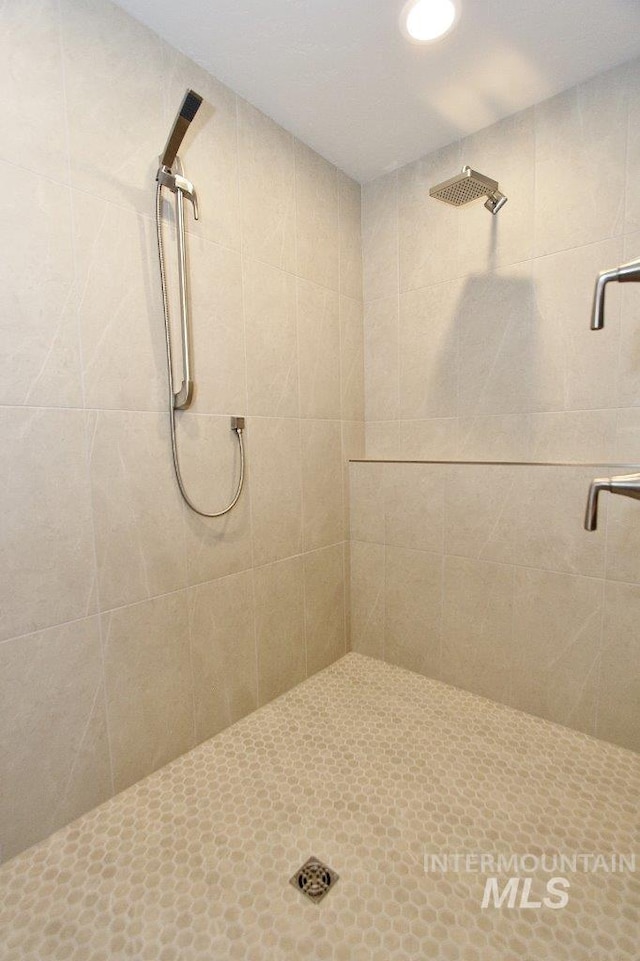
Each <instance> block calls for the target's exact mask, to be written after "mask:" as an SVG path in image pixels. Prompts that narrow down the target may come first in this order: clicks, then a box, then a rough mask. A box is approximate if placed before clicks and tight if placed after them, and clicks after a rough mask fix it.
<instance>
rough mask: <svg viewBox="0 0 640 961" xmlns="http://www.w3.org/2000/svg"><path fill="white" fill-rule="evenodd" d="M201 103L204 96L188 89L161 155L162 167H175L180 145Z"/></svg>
mask: <svg viewBox="0 0 640 961" xmlns="http://www.w3.org/2000/svg"><path fill="white" fill-rule="evenodd" d="M201 103H202V97H201V96H200V94H199V93H196V92H195V90H187V92H186V94H185V95H184V100H183V101H182V104H181V105H180V109H179V111H178V115H177V116H176V119H175V121H174V123H173V127H172V129H171V133H170V134H169V139H168V140H167V143H166V146H165V148H164V150H163V152H162V156H161V157H160V166H161V167H168V168H169V170H171V168H172V167H173V164H174V162H175V159H176V157H177V156H178V150H179V149H180V145H181V144H182V141H183V140H184V136H185V134H186V132H187V130H188V129H189V126H190V125H191V121H192V120H193V118H194V117H195V115H196V114H197V112H198V110H199V109H200V104H201Z"/></svg>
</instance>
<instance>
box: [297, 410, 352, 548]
mask: <svg viewBox="0 0 640 961" xmlns="http://www.w3.org/2000/svg"><path fill="white" fill-rule="evenodd" d="M301 430H302V517H303V523H302V532H303V547H304V550H305V551H313V550H316V549H317V548H319V547H326V546H328V545H329V544H336V543H337V542H338V541H341V540H342V538H343V534H344V516H343V503H342V431H341V427H340V421H330V420H306V421H302V422H301Z"/></svg>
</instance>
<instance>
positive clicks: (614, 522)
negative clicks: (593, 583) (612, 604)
mask: <svg viewBox="0 0 640 961" xmlns="http://www.w3.org/2000/svg"><path fill="white" fill-rule="evenodd" d="M612 473H616V472H615V471H612V470H607V469H602V470H599V471H596V474H598V475H605V476H609V475H610V474H612ZM617 473H624V471H619V472H617ZM599 501H600V503H599V506H598V529H599V530H603V528H605V525H606V535H607V577H608V578H610V579H612V580H616V581H634V582H636V583H638V582H640V553H639V552H640V525H639V523H638V522H639V521H640V512H639V511H638V508H639V507H640V504H638V503H637V502H636V501H635V500H630V499H628V498H626V497H612V496H611V495H610V494H606V493H605V494H601V495H600V498H599ZM634 508H635V510H634ZM603 510H604V511H606V514H603V513H602V511H603Z"/></svg>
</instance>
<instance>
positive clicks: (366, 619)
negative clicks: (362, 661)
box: [350, 540, 385, 657]
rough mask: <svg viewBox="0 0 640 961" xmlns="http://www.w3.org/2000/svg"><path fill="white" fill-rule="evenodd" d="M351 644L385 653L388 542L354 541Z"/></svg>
mask: <svg viewBox="0 0 640 961" xmlns="http://www.w3.org/2000/svg"><path fill="white" fill-rule="evenodd" d="M350 554H351V591H350V594H351V648H352V650H354V651H358V652H359V653H360V654H368V655H369V656H370V657H384V656H385V650H384V625H385V616H384V605H385V595H384V554H385V547H384V544H366V543H362V542H361V541H356V540H352V541H351V550H350Z"/></svg>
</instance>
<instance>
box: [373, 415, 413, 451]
mask: <svg viewBox="0 0 640 961" xmlns="http://www.w3.org/2000/svg"><path fill="white" fill-rule="evenodd" d="M405 424H406V421H400V420H383V421H371V420H368V421H366V422H365V435H366V451H367V457H378V458H381V459H382V460H385V459H388V460H393V459H396V460H404V459H406V457H407V456H408V455H407V450H406V447H405V439H406V431H405V429H404V427H405Z"/></svg>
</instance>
